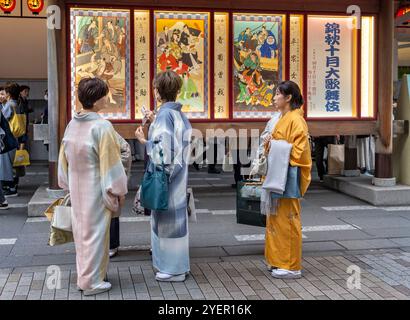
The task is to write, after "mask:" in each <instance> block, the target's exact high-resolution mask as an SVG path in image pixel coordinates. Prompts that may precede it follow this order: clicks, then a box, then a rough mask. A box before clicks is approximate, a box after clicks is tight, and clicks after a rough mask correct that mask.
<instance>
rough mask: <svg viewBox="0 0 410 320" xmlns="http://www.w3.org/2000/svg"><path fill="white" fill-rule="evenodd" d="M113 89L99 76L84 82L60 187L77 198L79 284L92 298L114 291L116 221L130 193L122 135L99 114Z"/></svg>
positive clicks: (64, 149) (64, 146) (65, 146)
mask: <svg viewBox="0 0 410 320" xmlns="http://www.w3.org/2000/svg"><path fill="white" fill-rule="evenodd" d="M108 90H109V89H108V86H107V84H106V83H105V82H104V81H102V80H101V79H98V78H84V79H82V80H81V81H80V83H79V85H78V99H79V101H80V103H81V104H82V106H83V108H82V109H81V110H80V111H79V112H77V113H75V114H74V117H73V119H72V120H71V121H70V123H69V124H68V126H67V128H66V131H65V134H64V138H63V140H62V143H61V148H60V156H59V163H58V183H59V186H60V187H61V188H63V189H64V190H68V191H69V192H70V196H71V207H72V231H73V237H74V243H75V249H76V262H77V285H78V288H79V289H80V290H83V291H84V295H86V296H89V295H95V294H99V293H102V292H105V291H108V290H110V289H111V284H110V283H109V282H106V281H105V280H104V279H105V277H106V274H107V269H108V263H109V245H110V223H111V219H112V218H113V217H116V216H117V215H118V214H117V213H118V212H119V209H120V207H121V206H122V205H123V204H124V200H125V195H126V194H127V192H128V189H127V176H126V173H125V170H124V166H123V164H122V162H121V145H120V141H119V139H118V137H117V133H116V132H115V130H114V128H113V126H112V124H111V123H110V122H109V121H107V120H104V119H103V118H102V117H101V116H100V115H99V114H98V112H99V111H100V110H102V109H104V108H105V107H106V106H107V105H108V102H107V96H108Z"/></svg>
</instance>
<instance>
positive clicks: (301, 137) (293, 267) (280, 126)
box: [265, 81, 312, 279]
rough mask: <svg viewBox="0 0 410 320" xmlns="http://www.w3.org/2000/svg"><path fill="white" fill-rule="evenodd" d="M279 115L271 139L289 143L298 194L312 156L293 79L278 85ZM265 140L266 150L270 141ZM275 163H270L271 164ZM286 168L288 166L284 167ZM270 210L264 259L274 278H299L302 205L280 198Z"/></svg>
mask: <svg viewBox="0 0 410 320" xmlns="http://www.w3.org/2000/svg"><path fill="white" fill-rule="evenodd" d="M274 102H275V105H276V107H277V108H278V109H279V111H280V112H281V117H280V119H279V121H278V123H277V124H276V126H275V129H274V131H273V134H272V135H271V139H272V141H273V140H284V141H285V142H287V143H289V144H291V150H290V157H289V159H290V161H289V166H292V167H297V168H298V169H299V170H300V185H299V189H300V194H301V196H303V195H304V194H305V192H306V191H307V189H308V187H309V184H310V181H311V168H312V158H311V154H310V145H309V134H308V126H307V124H306V121H305V119H304V118H303V110H301V106H302V105H303V103H304V101H303V97H302V95H301V93H300V89H299V87H298V85H297V84H296V83H294V82H293V81H285V82H282V83H280V84H279V85H278V87H277V89H276V95H275V97H274ZM266 142H267V149H269V144H270V141H268V140H267V141H266ZM274 165H275V163H269V166H274ZM286 170H288V168H286ZM273 210H274V211H273V212H270V213H268V215H267V217H266V241H265V258H266V261H267V263H268V265H269V266H270V269H271V272H272V276H273V277H274V278H283V279H290V278H300V277H301V269H302V224H301V218H300V213H301V205H300V199H298V198H279V199H277V203H276V206H275V207H274V209H273Z"/></svg>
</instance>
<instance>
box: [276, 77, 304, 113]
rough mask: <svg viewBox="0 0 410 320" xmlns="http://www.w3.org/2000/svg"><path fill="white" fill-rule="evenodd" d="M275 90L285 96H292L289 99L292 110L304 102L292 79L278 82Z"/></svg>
mask: <svg viewBox="0 0 410 320" xmlns="http://www.w3.org/2000/svg"><path fill="white" fill-rule="evenodd" d="M276 91H279V92H280V93H281V94H283V95H284V96H285V97H287V96H290V95H291V96H292V99H291V100H290V108H291V109H292V110H295V109H299V108H300V107H301V106H303V104H304V103H305V102H304V100H303V96H302V94H301V93H300V88H299V86H298V85H297V84H296V83H295V82H293V81H283V82H281V83H279V85H278V86H277V88H276Z"/></svg>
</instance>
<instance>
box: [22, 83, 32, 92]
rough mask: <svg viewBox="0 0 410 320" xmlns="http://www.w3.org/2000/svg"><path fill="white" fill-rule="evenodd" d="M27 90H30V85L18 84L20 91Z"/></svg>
mask: <svg viewBox="0 0 410 320" xmlns="http://www.w3.org/2000/svg"><path fill="white" fill-rule="evenodd" d="M26 89H27V90H28V91H30V87H29V86H24V85H23V86H20V92H23V91H24V90H26Z"/></svg>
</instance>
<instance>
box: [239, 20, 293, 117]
mask: <svg viewBox="0 0 410 320" xmlns="http://www.w3.org/2000/svg"><path fill="white" fill-rule="evenodd" d="M233 18H234V39H233V44H234V50H233V63H234V66H233V72H234V74H233V76H234V81H233V84H234V88H233V89H234V96H233V99H234V115H236V117H245V118H246V117H254V116H256V117H266V116H269V114H270V113H271V112H272V110H273V109H272V107H273V96H274V88H275V86H276V85H277V84H278V83H279V82H280V81H281V80H282V78H283V70H284V69H283V54H284V53H283V45H284V40H283V38H284V37H283V32H284V30H285V28H284V26H283V23H284V17H283V16H259V15H258V16H251V15H234V16H233Z"/></svg>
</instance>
